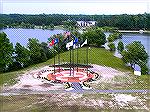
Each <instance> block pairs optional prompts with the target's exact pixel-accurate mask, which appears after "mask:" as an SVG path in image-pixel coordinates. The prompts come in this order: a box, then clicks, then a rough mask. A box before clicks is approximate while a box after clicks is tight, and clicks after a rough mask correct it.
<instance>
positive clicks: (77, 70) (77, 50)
mask: <svg viewBox="0 0 150 112" xmlns="http://www.w3.org/2000/svg"><path fill="white" fill-rule="evenodd" d="M77 45H78V48H79V44H78V43H77ZM78 48H77V72H78V56H79V54H78Z"/></svg>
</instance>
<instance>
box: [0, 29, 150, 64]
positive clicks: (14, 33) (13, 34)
mask: <svg viewBox="0 0 150 112" xmlns="http://www.w3.org/2000/svg"><path fill="white" fill-rule="evenodd" d="M0 32H5V33H6V34H7V36H8V37H9V39H10V42H12V43H13V45H15V44H16V43H17V42H19V43H21V45H24V46H26V45H27V42H28V39H29V38H37V39H38V40H39V41H40V42H47V41H48V40H47V39H48V38H49V37H50V36H52V35H54V34H59V33H63V32H64V30H42V29H21V28H19V29H12V28H7V29H3V30H0ZM109 34H110V33H108V32H107V33H105V35H106V37H108V36H109ZM121 41H122V42H123V43H124V45H127V44H130V43H131V42H133V41H140V42H141V43H142V44H143V45H144V47H145V49H146V51H147V53H148V54H149V56H150V34H140V33H123V36H122V39H121ZM118 42H119V39H118V40H116V41H115V42H114V43H115V45H116V46H117V44H118ZM117 54H118V53H117V52H116V53H115V55H117ZM148 64H149V67H150V59H149V63H148Z"/></svg>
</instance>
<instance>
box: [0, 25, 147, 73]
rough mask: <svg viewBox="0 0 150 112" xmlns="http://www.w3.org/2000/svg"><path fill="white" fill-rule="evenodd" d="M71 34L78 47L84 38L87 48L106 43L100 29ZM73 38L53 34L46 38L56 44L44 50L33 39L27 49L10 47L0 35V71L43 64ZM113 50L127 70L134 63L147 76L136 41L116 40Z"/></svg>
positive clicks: (141, 48) (142, 52) (143, 54)
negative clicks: (125, 44) (54, 40)
mask: <svg viewBox="0 0 150 112" xmlns="http://www.w3.org/2000/svg"><path fill="white" fill-rule="evenodd" d="M71 34H73V35H74V36H75V37H77V38H78V40H79V42H78V43H79V44H82V43H83V42H84V41H85V39H88V46H89V45H90V46H94V47H102V45H104V44H105V43H106V42H107V40H106V36H105V34H104V33H103V31H102V30H101V28H94V29H87V30H86V31H85V32H83V34H81V33H79V32H78V31H72V32H71ZM120 35H121V34H120V33H118V32H114V33H113V34H112V35H110V38H113V39H112V40H113V41H114V39H117V38H118V36H119V37H120ZM74 36H71V35H70V36H68V37H67V38H66V37H65V36H64V35H63V34H57V35H53V36H52V37H50V38H49V39H50V41H51V40H53V39H55V38H59V44H57V45H56V46H54V47H52V48H49V47H48V43H45V42H42V43H40V42H39V40H38V39H35V38H29V40H28V43H27V47H24V46H22V45H21V44H20V43H16V45H15V47H13V44H12V43H10V41H9V38H8V37H7V35H6V34H5V33H0V72H7V71H13V70H18V69H21V68H24V67H27V66H30V65H33V64H37V63H41V62H45V61H47V60H48V59H51V58H53V57H54V56H55V55H57V54H59V53H61V52H65V51H67V49H66V43H68V42H70V41H71V40H72V39H73V38H74ZM113 41H111V42H110V44H109V45H108V46H109V47H110V50H111V51H115V50H116V47H115V45H114V43H113ZM108 42H109V41H108ZM125 48H126V49H125ZM117 49H118V51H119V53H120V54H121V55H122V56H123V57H122V60H123V61H124V62H125V63H126V64H128V63H129V64H130V65H131V67H132V66H133V65H135V64H138V65H139V66H141V69H142V74H148V72H149V69H148V66H147V62H148V57H149V56H148V54H147V53H146V51H145V48H144V46H143V45H142V44H141V43H140V42H136V41H135V42H133V43H131V44H129V45H127V46H124V45H123V43H122V42H121V41H120V42H119V43H118V46H117Z"/></svg>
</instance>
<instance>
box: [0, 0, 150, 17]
mask: <svg viewBox="0 0 150 112" xmlns="http://www.w3.org/2000/svg"><path fill="white" fill-rule="evenodd" d="M0 9H1V10H0V13H1V14H14V13H15V14H43V13H45V14H87V15H93V14H97V15H99V14H106V15H109V14H143V13H145V12H146V13H150V0H0Z"/></svg>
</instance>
